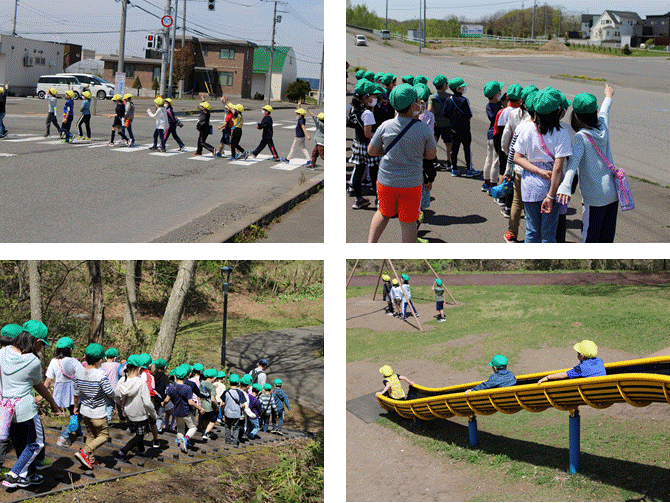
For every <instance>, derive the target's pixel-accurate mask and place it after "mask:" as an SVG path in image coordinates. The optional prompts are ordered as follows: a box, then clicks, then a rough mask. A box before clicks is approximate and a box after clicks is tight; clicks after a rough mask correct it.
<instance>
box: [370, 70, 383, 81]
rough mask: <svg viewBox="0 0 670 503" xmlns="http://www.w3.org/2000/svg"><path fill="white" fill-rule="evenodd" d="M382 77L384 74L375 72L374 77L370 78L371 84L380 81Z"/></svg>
mask: <svg viewBox="0 0 670 503" xmlns="http://www.w3.org/2000/svg"><path fill="white" fill-rule="evenodd" d="M383 76H384V72H377V73H375V76H374V77H373V78H372V80H373V82H379V79H381V78H382V77H383Z"/></svg>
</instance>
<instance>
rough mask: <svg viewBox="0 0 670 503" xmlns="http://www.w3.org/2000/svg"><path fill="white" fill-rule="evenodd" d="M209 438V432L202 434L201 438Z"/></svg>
mask: <svg viewBox="0 0 670 503" xmlns="http://www.w3.org/2000/svg"><path fill="white" fill-rule="evenodd" d="M210 438H211V437H210V436H209V433H204V434H203V435H202V439H203V440H209V439H210Z"/></svg>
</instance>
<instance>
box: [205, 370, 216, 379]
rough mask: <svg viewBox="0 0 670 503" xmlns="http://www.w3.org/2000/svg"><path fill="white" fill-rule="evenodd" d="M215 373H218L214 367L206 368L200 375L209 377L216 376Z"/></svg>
mask: <svg viewBox="0 0 670 503" xmlns="http://www.w3.org/2000/svg"><path fill="white" fill-rule="evenodd" d="M216 374H218V372H217V370H216V369H207V370H205V371H203V373H202V376H203V377H204V378H205V379H209V378H210V377H216Z"/></svg>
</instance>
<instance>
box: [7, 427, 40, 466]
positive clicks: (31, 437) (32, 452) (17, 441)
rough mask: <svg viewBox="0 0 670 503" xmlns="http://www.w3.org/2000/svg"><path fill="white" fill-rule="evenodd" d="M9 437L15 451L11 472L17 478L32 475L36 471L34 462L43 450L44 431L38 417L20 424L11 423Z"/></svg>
mask: <svg viewBox="0 0 670 503" xmlns="http://www.w3.org/2000/svg"><path fill="white" fill-rule="evenodd" d="M9 436H10V438H11V439H12V443H13V444H14V449H15V450H16V455H17V460H16V463H15V464H14V466H13V467H12V472H13V473H14V474H16V475H18V476H19V477H27V476H28V475H32V474H33V473H35V470H36V464H35V462H36V460H37V458H38V457H39V454H40V451H41V450H42V449H43V448H44V430H43V429H42V421H40V417H39V416H35V417H33V418H32V419H29V420H28V421H24V422H22V423H12V424H11V426H10V428H9Z"/></svg>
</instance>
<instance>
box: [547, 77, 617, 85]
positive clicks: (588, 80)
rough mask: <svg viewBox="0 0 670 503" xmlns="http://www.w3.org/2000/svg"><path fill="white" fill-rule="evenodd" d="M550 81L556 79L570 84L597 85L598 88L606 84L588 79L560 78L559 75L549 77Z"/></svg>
mask: <svg viewBox="0 0 670 503" xmlns="http://www.w3.org/2000/svg"><path fill="white" fill-rule="evenodd" d="M549 78H550V79H556V80H568V81H571V82H583V83H585V84H597V85H599V86H603V85H604V84H606V83H607V80H590V79H580V78H575V77H562V76H560V75H549Z"/></svg>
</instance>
